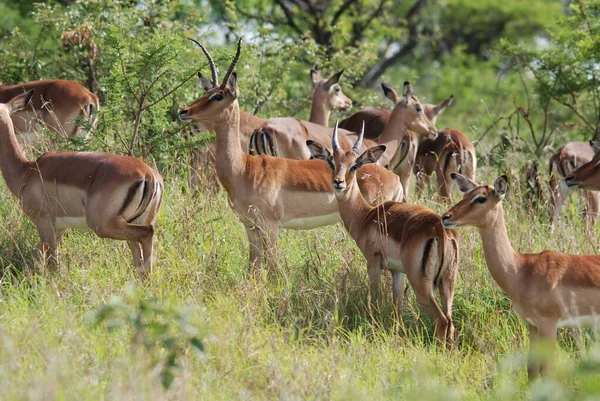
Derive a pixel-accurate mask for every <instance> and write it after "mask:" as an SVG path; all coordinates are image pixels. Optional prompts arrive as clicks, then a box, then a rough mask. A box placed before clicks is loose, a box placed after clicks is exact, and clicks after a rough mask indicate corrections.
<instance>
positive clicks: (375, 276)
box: [367, 255, 382, 312]
mask: <svg viewBox="0 0 600 401" xmlns="http://www.w3.org/2000/svg"><path fill="white" fill-rule="evenodd" d="M381 263H382V257H381V255H375V256H374V258H373V259H372V260H371V261H369V262H368V263H367V269H368V274H369V288H370V295H371V306H372V307H373V308H374V309H375V311H377V312H379V311H380V308H379V304H380V300H381Z"/></svg>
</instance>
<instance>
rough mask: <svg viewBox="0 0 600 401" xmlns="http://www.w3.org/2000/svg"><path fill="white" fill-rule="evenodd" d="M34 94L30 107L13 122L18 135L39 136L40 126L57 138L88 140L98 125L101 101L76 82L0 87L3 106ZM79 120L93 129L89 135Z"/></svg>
mask: <svg viewBox="0 0 600 401" xmlns="http://www.w3.org/2000/svg"><path fill="white" fill-rule="evenodd" d="M30 90H35V95H34V96H33V98H32V99H31V103H30V104H29V106H27V107H25V108H24V109H23V110H19V111H17V112H15V113H14V114H13V115H12V116H11V119H12V121H13V125H14V129H15V131H16V132H17V134H23V135H24V134H27V133H31V132H36V128H37V123H38V122H41V123H43V124H44V125H46V126H47V127H49V128H51V129H52V130H53V131H54V132H56V133H57V134H58V135H61V136H64V137H71V136H75V135H83V136H85V137H87V136H88V135H89V134H90V132H91V130H92V129H93V127H94V126H95V124H96V115H97V114H98V108H99V103H98V98H97V97H96V95H94V94H93V93H92V92H90V91H88V90H87V89H86V88H84V87H83V86H81V85H79V84H78V83H77V82H73V81H65V80H62V79H53V80H46V81H33V82H28V83H25V84H19V85H0V103H7V102H8V101H9V100H10V99H12V98H14V97H15V96H17V95H20V94H22V93H24V92H27V91H30ZM78 119H83V120H84V121H86V122H87V123H88V124H89V126H90V128H91V129H90V131H88V132H82V131H80V128H79V126H78V124H77V123H78V121H77V120H78Z"/></svg>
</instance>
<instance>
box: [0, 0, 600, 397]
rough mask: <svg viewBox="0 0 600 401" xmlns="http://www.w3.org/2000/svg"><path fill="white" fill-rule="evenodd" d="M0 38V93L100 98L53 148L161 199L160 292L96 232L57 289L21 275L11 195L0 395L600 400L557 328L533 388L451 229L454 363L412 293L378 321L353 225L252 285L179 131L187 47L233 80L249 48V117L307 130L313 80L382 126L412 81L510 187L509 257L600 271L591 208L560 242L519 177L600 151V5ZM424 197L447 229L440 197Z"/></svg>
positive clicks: (9, 9) (252, 11) (188, 19)
mask: <svg viewBox="0 0 600 401" xmlns="http://www.w3.org/2000/svg"><path fill="white" fill-rule="evenodd" d="M267 16H268V17H267ZM0 22H1V23H0V37H1V40H0V66H1V67H2V68H0V81H1V82H3V83H17V82H24V81H29V80H36V79H40V78H65V79H72V80H76V81H78V82H80V83H82V84H84V85H85V86H86V87H88V88H90V89H91V90H92V91H93V92H94V93H96V94H97V95H98V96H99V97H100V98H101V113H100V121H99V125H98V129H97V130H96V132H95V134H94V136H93V137H92V138H90V140H89V141H82V140H81V139H79V140H76V139H73V140H70V141H66V140H59V141H58V144H57V145H51V146H53V147H56V146H58V147H61V148H64V149H67V148H70V149H89V150H104V151H111V152H116V153H121V154H130V155H135V156H138V157H142V158H144V159H145V160H146V161H148V162H149V163H150V164H152V165H155V166H156V167H157V169H158V170H159V171H160V172H161V173H162V174H163V175H164V176H165V182H166V184H167V192H166V194H165V203H164V205H163V207H162V211H161V213H160V215H159V219H158V222H157V225H156V226H157V235H158V241H157V245H156V253H157V261H156V263H155V272H154V275H153V276H152V278H151V279H150V280H149V281H148V282H146V283H142V282H139V281H137V280H135V278H134V269H133V266H132V265H131V260H130V254H129V252H128V250H127V249H126V248H127V247H126V246H125V244H119V243H118V242H114V241H103V240H101V239H99V238H97V237H95V236H94V235H91V234H85V233H80V232H70V233H68V234H67V236H66V239H65V241H64V243H63V244H62V246H61V270H60V273H58V274H57V275H55V276H47V275H31V274H29V273H28V272H29V270H30V267H31V266H32V265H33V253H32V251H31V249H33V247H34V246H35V244H36V242H37V237H36V233H35V230H34V228H33V226H32V224H31V223H30V221H29V220H28V219H26V218H25V217H24V216H22V213H21V212H20V211H19V210H18V209H17V208H16V201H15V200H14V199H13V198H12V196H11V195H10V193H9V192H8V190H7V189H6V187H5V186H4V185H2V186H0V198H1V200H2V202H0V216H1V217H0V222H1V223H0V225H1V229H0V388H2V391H0V399H44V400H47V399H77V400H82V399H90V400H96V399H103V398H104V399H134V398H135V399H138V398H139V399H232V398H233V399H239V398H241V399H273V398H281V399H307V398H308V399H388V398H389V399H398V398H403V399H404V398H405V399H465V398H466V399H499V398H502V399H504V398H513V399H532V398H533V399H540V400H541V399H544V400H546V399H547V400H554V399H556V400H559V399H560V400H564V399H588V398H587V397H598V396H600V384H599V383H600V382H599V381H598V379H597V378H598V374H599V373H600V354H599V352H600V346H599V345H598V342H597V339H596V335H597V333H596V332H593V331H587V330H567V331H561V332H560V342H559V343H560V345H561V351H560V352H559V354H558V358H557V364H556V372H555V375H554V376H553V377H551V378H547V379H545V380H541V381H538V382H535V383H533V384H531V385H529V384H528V383H527V382H526V377H525V376H526V374H525V370H524V355H523V351H524V350H525V349H526V343H527V335H526V328H525V325H524V324H523V322H521V321H520V320H519V319H518V318H517V317H516V316H515V315H514V314H513V313H512V312H511V311H510V302H509V301H508V299H507V298H506V297H505V296H504V294H503V293H502V292H501V291H500V290H499V289H498V287H497V286H496V284H495V283H494V282H493V280H492V279H491V277H490V276H489V273H488V272H487V269H486V266H485V261H484V259H483V255H482V250H481V243H480V239H479V234H478V233H477V232H476V231H475V230H471V229H464V230H461V231H460V232H459V234H460V239H461V262H460V271H459V281H458V283H457V290H456V301H455V308H454V320H455V324H456V328H457V331H458V341H457V346H456V347H455V349H453V350H452V351H449V352H446V351H443V350H441V349H440V348H439V347H436V346H435V345H434V341H433V329H432V325H431V322H430V321H429V319H428V318H426V317H423V316H422V315H421V314H420V312H419V310H418V308H417V306H416V304H415V302H414V299H413V297H412V294H411V295H409V300H408V302H407V306H406V312H405V314H404V316H403V317H402V320H401V321H398V320H397V319H395V318H393V317H392V315H391V313H390V314H389V315H387V316H385V314H384V317H383V318H381V319H376V318H374V317H373V316H371V315H370V310H369V308H368V304H367V301H366V300H367V288H368V285H367V277H366V270H365V266H364V260H363V258H362V256H361V255H360V252H359V251H358V249H357V248H356V247H355V245H354V243H353V242H352V240H351V238H350V237H349V236H348V235H347V234H346V233H345V232H344V231H343V229H342V228H341V227H340V226H332V227H327V228H320V229H317V230H313V231H308V232H291V231H286V232H284V233H282V235H281V236H280V243H281V252H280V263H279V270H278V271H277V274H276V276H275V277H267V276H264V277H263V276H261V277H252V276H251V275H249V274H248V269H247V241H246V238H245V234H244V233H243V229H242V226H241V225H240V224H239V222H238V220H237V218H236V216H235V215H234V213H233V212H232V211H231V210H230V209H229V208H228V206H227V201H226V194H224V193H223V191H221V192H218V191H217V192H216V193H215V192H213V191H211V190H210V188H208V184H207V187H202V188H200V189H199V191H198V193H192V192H191V191H190V189H189V188H188V185H187V182H188V181H187V175H188V173H189V172H188V168H187V164H188V157H189V151H190V149H191V148H192V147H194V146H203V145H205V144H206V142H208V141H210V140H211V136H210V135H209V134H201V135H190V134H189V132H188V127H186V126H183V125H182V124H181V123H180V122H178V121H177V120H176V118H175V116H176V114H177V110H178V109H179V108H180V107H182V106H184V105H187V104H189V103H190V102H191V101H193V100H194V99H196V98H197V97H198V96H199V95H200V94H201V93H202V89H201V87H200V86H199V82H198V80H197V76H196V73H197V71H199V70H200V71H202V72H204V73H205V74H206V73H207V72H208V67H207V62H206V60H205V58H204V57H203V55H202V53H201V52H200V51H199V49H198V48H197V47H196V46H194V45H193V44H192V43H191V42H189V41H188V40H187V39H186V38H188V37H193V38H195V39H198V40H201V41H202V42H203V43H205V44H207V45H208V47H209V48H210V51H211V53H212V54H213V57H215V60H216V62H217V65H219V66H224V65H226V61H227V60H229V59H230V58H231V52H232V48H233V42H234V41H235V39H236V38H237V37H238V36H243V37H244V38H245V42H246V45H245V47H244V49H243V54H242V59H241V61H240V63H239V65H238V68H237V70H238V77H239V79H238V82H239V85H240V103H241V107H242V108H243V109H245V110H247V111H250V112H255V113H256V114H259V115H261V116H265V117H270V116H282V115H294V116H299V117H302V118H307V117H308V113H309V105H310V91H311V86H310V81H309V76H308V70H309V69H310V67H311V66H312V65H313V64H314V63H317V64H318V65H319V68H321V69H322V70H323V72H324V74H325V75H329V74H330V73H333V72H335V71H338V70H340V69H344V70H345V73H344V77H343V79H342V81H341V83H342V86H343V88H344V91H345V93H346V94H348V95H349V96H350V97H351V98H352V99H353V101H354V102H355V104H356V105H357V106H358V107H360V106H367V105H369V106H371V105H382V106H385V107H388V105H387V103H386V100H385V99H384V98H383V97H382V96H381V93H380V92H379V89H378V83H379V82H381V81H384V82H387V83H388V84H390V85H392V86H394V87H396V88H400V86H401V83H402V82H403V81H404V80H406V79H409V80H411V82H412V83H413V86H414V87H415V90H416V94H417V95H418V96H419V97H420V98H421V100H423V101H425V102H436V101H439V100H441V99H443V98H446V97H447V96H448V95H449V94H451V93H453V94H454V95H455V96H456V102H455V103H456V104H454V105H453V106H452V107H451V108H450V109H449V110H447V111H446V113H445V114H444V115H443V116H442V117H441V118H440V121H439V122H438V127H440V128H441V127H444V126H450V127H454V128H457V129H460V130H461V131H463V132H465V133H466V134H467V135H468V136H469V138H470V139H471V140H472V141H473V142H474V143H476V145H477V151H478V152H479V157H480V160H479V165H480V166H482V167H481V168H480V169H479V171H478V176H479V179H481V180H483V181H485V180H487V181H488V182H490V181H491V180H492V179H493V178H495V176H497V175H498V174H500V173H501V172H502V173H507V174H508V175H509V177H510V182H511V191H510V194H509V197H508V199H507V200H506V201H505V205H506V208H507V224H508V231H509V235H510V237H511V239H512V241H513V246H514V247H515V248H516V249H517V250H521V251H532V252H534V251H540V250H542V249H556V250H561V251H565V252H572V253H593V254H597V253H598V246H597V237H595V236H594V237H590V236H588V235H586V234H585V232H584V229H583V226H584V224H583V222H582V221H581V219H580V217H579V215H578V211H579V210H580V208H581V205H580V202H579V201H578V198H577V197H574V198H575V199H577V201H576V202H573V203H572V205H571V206H570V207H568V208H567V210H566V211H564V212H563V214H564V215H563V220H562V221H561V223H560V225H559V226H558V227H557V228H556V229H555V230H554V231H553V232H552V235H550V229H549V227H548V221H549V219H548V217H549V208H548V204H547V195H545V194H546V192H545V191H546V188H545V186H544V185H542V186H536V185H535V184H532V181H531V180H529V181H525V179H524V177H523V173H522V170H523V167H524V166H525V165H526V163H527V162H533V163H537V164H539V168H538V169H537V171H538V172H539V173H540V174H541V177H539V178H538V180H537V182H541V183H544V182H545V181H546V180H547V177H545V173H544V171H546V166H547V160H548V158H549V156H550V154H551V151H552V150H553V149H556V148H557V147H559V146H560V145H562V144H564V143H565V142H567V141H569V140H585V139H591V138H593V137H598V135H599V132H600V128H599V127H600V92H599V88H600V85H598V83H599V82H598V80H599V79H600V78H599V77H598V65H599V64H600V60H598V57H600V56H599V54H600V51H599V50H600V40H599V38H600V36H598V33H597V32H598V30H600V1H598V0H576V1H566V0H564V1H556V0H532V1H529V2H524V1H520V0H504V1H496V0H445V1H427V0H412V1H400V0H381V1H378V0H364V1H359V0H356V1H355V0H345V1H342V0H328V1H320V2H316V1H312V0H295V1H290V2H286V1H279V0H273V1H271V0H248V1H226V2H223V1H213V0H197V1H191V0H190V1H184V0H182V1H172V2H168V1H161V0H155V1H150V0H148V1H129V0H122V1H111V0H82V1H71V0H63V1H51V2H46V3H36V2H33V1H30V0H28V1H11V0H0ZM374 88H375V89H374ZM355 110H356V108H355V109H354V110H353V111H355ZM48 135H51V134H50V133H48ZM55 143H56V139H55ZM39 151H40V150H39V149H30V150H29V151H28V152H29V153H30V154H34V153H36V152H39ZM533 182H535V180H534V181H533ZM532 191H533V192H532ZM411 193H412V191H411ZM532 194H534V195H536V196H539V197H540V198H541V200H540V201H532V199H531V195H532ZM457 196H458V195H455V198H456V197H457ZM411 200H412V201H414V202H419V203H423V204H426V205H428V206H429V207H431V208H432V209H434V210H436V211H438V212H443V211H445V210H446V209H447V206H446V205H445V204H442V203H439V202H438V201H437V200H436V198H435V197H434V196H433V190H432V191H430V192H429V193H427V194H424V196H423V197H422V198H420V199H415V198H414V197H413V198H412V199H411ZM386 302H387V303H386V305H385V308H387V309H386V310H388V311H391V310H392V306H391V300H387V301H386Z"/></svg>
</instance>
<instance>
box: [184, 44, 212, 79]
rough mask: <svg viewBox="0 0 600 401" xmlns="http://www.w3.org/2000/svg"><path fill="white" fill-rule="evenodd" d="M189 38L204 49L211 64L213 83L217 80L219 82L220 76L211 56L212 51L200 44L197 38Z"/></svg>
mask: <svg viewBox="0 0 600 401" xmlns="http://www.w3.org/2000/svg"><path fill="white" fill-rule="evenodd" d="M188 39H189V40H191V41H192V42H194V43H195V44H197V45H198V46H200V48H201V49H202V51H203V52H204V55H205V56H206V58H207V59H208V63H209V65H210V73H211V75H212V80H213V83H214V84H215V85H216V84H217V82H219V76H218V75H217V66H216V65H215V61H214V60H213V58H212V57H211V56H210V53H209V52H208V50H206V49H205V48H204V46H202V44H200V42H198V41H197V40H195V39H192V38H188Z"/></svg>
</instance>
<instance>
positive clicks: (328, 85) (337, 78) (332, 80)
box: [323, 70, 344, 90]
mask: <svg viewBox="0 0 600 401" xmlns="http://www.w3.org/2000/svg"><path fill="white" fill-rule="evenodd" d="M343 73H344V70H342V71H340V72H338V73H337V74H335V75H334V76H332V77H331V78H329V79H328V80H327V82H325V83H324V84H323V88H324V89H325V90H329V88H331V85H334V84H337V83H338V82H340V78H341V77H342V74H343Z"/></svg>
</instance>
